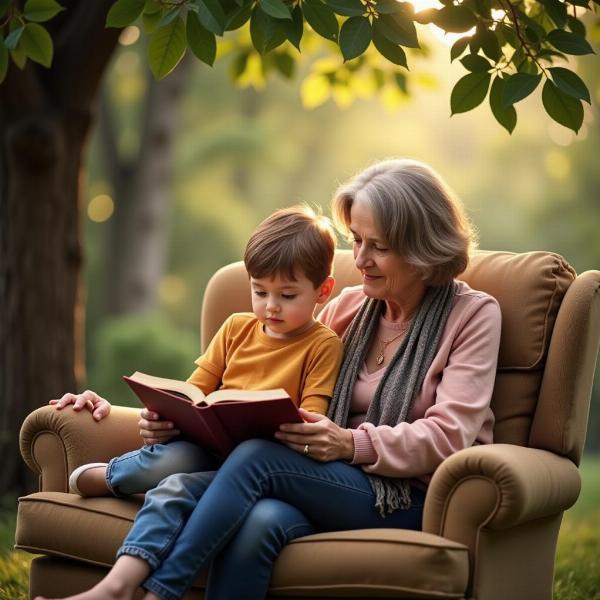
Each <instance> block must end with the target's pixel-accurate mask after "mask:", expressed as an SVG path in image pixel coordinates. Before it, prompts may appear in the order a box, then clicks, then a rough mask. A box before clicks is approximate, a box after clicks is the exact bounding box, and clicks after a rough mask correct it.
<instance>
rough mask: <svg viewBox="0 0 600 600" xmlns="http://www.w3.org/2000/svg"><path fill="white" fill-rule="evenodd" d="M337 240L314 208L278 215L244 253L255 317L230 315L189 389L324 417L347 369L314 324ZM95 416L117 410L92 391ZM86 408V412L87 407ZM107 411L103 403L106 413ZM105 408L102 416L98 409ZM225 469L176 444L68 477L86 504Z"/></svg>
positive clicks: (329, 336)
mask: <svg viewBox="0 0 600 600" xmlns="http://www.w3.org/2000/svg"><path fill="white" fill-rule="evenodd" d="M334 250H335V235H334V233H333V230H332V228H331V225H330V224H329V222H328V220H326V219H324V218H322V217H318V216H317V215H315V213H314V211H312V210H311V209H309V208H308V207H293V208H289V209H283V210H279V211H277V212H275V213H274V214H272V215H271V216H270V217H268V218H267V219H266V220H265V221H263V222H262V223H261V224H260V225H259V226H258V227H257V229H256V230H255V231H254V233H253V234H252V236H251V237H250V240H249V241H248V244H247V246H246V252H245V254H244V264H245V267H246V270H247V272H248V275H249V277H250V287H251V294H252V311H253V312H252V313H237V314H233V315H231V316H230V317H229V318H228V319H227V320H226V321H225V323H223V325H222V326H221V328H220V329H219V331H218V332H217V334H216V335H215V337H214V338H213V340H212V341H211V343H210V344H209V346H208V348H207V349H206V352H205V353H204V354H203V355H202V356H200V358H198V359H197V360H196V365H197V368H196V370H195V371H194V372H193V373H192V374H191V376H190V377H189V379H188V381H189V382H190V383H193V384H194V385H197V386H198V387H199V388H200V389H201V390H202V391H203V392H204V393H205V394H208V393H210V392H212V391H214V390H216V389H227V388H228V389H255V390H259V389H272V388H279V387H282V388H284V389H285V390H286V391H287V392H288V394H289V395H290V396H291V398H292V400H293V401H294V402H295V403H296V405H297V406H299V407H301V408H304V409H305V410H309V411H312V412H317V413H320V414H325V413H326V412H327V408H328V406H329V401H330V399H331V396H332V394H333V388H334V386H335V381H336V377H337V373H338V370H339V366H340V362H341V355H342V344H341V341H340V339H339V338H338V337H337V336H336V334H335V333H334V332H333V331H331V330H330V329H329V328H328V327H326V326H325V325H323V324H321V323H319V322H318V321H316V320H315V318H314V310H315V306H316V305H317V304H322V303H324V302H326V301H327V299H328V298H329V296H330V294H331V290H332V288H333V284H334V280H333V277H332V276H331V268H332V263H333V254H334ZM85 394H86V395H87V398H89V397H90V394H93V397H92V398H90V400H91V405H92V409H93V411H94V416H95V417H96V418H98V415H100V418H102V416H104V415H105V414H108V410H109V408H110V405H109V404H108V403H107V402H106V401H104V400H103V399H101V398H99V397H98V396H97V395H96V394H94V393H93V392H89V391H88V392H86V393H85ZM82 396H83V395H80V396H76V395H74V394H65V396H63V398H61V399H60V400H51V404H55V405H56V406H57V408H63V407H64V406H66V405H67V404H71V403H72V404H74V408H81V407H83V406H84V405H85V404H87V403H88V400H87V399H86V400H85V401H84V402H83V401H82V400H79V402H78V401H77V399H78V398H79V399H80V398H81V397H82ZM82 402H83V403H82ZM102 403H105V404H102ZM100 405H101V406H102V408H101V409H100V410H98V409H99V408H100ZM219 463H220V461H219V459H217V458H216V457H215V456H214V455H212V454H211V453H209V452H208V451H207V450H204V449H203V448H201V447H200V446H197V445H196V444H193V443H191V442H187V441H185V440H180V439H176V440H173V441H169V442H167V443H162V444H153V445H148V446H144V447H142V448H141V449H140V450H135V451H133V452H129V453H127V454H124V455H123V456H119V457H116V458H113V459H112V460H111V461H110V462H109V463H108V464H106V463H92V464H88V465H82V466H81V467H78V468H77V469H75V470H74V471H73V473H72V474H71V477H70V478H69V485H70V488H71V491H73V492H75V493H78V494H80V495H82V496H89V495H94V496H96V495H107V494H114V495H117V496H123V495H130V494H136V493H142V492H145V491H147V490H149V489H151V488H152V487H155V486H156V485H157V484H158V483H159V481H161V480H162V479H163V478H164V477H166V476H168V475H171V474H173V473H182V472H186V473H193V472H198V471H207V470H213V469H215V468H217V467H218V465H219Z"/></svg>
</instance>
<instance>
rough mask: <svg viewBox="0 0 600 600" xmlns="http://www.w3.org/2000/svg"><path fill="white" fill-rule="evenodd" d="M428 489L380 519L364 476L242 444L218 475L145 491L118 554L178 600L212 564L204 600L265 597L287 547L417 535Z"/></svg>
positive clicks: (269, 446) (256, 443) (264, 444)
mask: <svg viewBox="0 0 600 600" xmlns="http://www.w3.org/2000/svg"><path fill="white" fill-rule="evenodd" d="M424 497H425V494H424V492H423V491H421V490H419V489H417V488H412V507H411V508H410V509H409V510H397V511H394V512H393V513H392V514H390V515H387V516H386V517H382V516H381V514H380V513H379V510H378V509H377V508H376V507H375V496H374V493H373V491H372V490H371V486H370V484H369V481H368V479H367V476H366V475H365V474H364V472H363V471H362V470H361V469H360V468H358V467H355V466H352V465H349V464H347V463H345V462H341V461H336V462H331V463H320V462H317V461H315V460H313V459H311V458H310V457H306V456H303V455H301V454H298V453H297V452H294V451H293V450H290V449H289V448H287V447H286V446H283V445H281V444H278V443H276V442H271V441H266V440H248V441H246V442H243V443H242V444H240V445H239V446H238V447H237V448H236V449H235V450H234V451H233V452H232V453H231V454H230V455H229V457H228V458H227V459H226V460H225V462H224V463H223V465H222V466H221V467H220V468H219V470H218V471H217V472H204V473H192V474H176V475H171V476H170V477H167V478H166V479H165V480H163V481H162V482H161V483H160V485H159V486H158V487H156V488H155V489H153V490H151V491H149V492H148V493H147V494H146V501H145V503H144V506H143V508H142V509H141V510H140V512H139V513H138V515H137V517H136V520H135V523H134V525H133V527H132V529H131V531H130V532H129V534H128V536H127V538H126V539H125V542H124V544H123V546H122V547H121V548H120V550H119V552H118V555H119V556H120V555H122V554H128V555H132V556H138V557H140V558H142V559H144V560H146V561H147V562H148V563H149V565H150V566H151V568H152V569H153V573H152V574H151V575H150V577H149V578H148V579H147V580H146V581H145V582H144V584H143V585H144V587H145V588H146V589H147V590H151V591H152V592H154V593H155V594H157V595H158V596H160V597H161V598H164V599H165V600H178V599H179V598H181V597H182V596H183V594H184V593H185V591H186V590H187V589H188V588H189V587H190V586H191V584H192V582H193V580H194V578H195V577H196V575H197V574H198V573H199V572H200V571H201V570H202V569H204V568H205V567H209V566H210V573H209V579H208V586H207V591H206V598H207V599H208V600H236V599H244V600H246V599H252V600H260V599H261V598H265V597H266V595H267V591H268V588H269V582H270V579H271V571H272V567H273V563H274V561H275V559H276V558H277V556H278V555H279V553H280V551H281V549H282V548H283V546H284V545H285V544H287V543H288V542H290V541H291V540H293V539H294V538H297V537H300V536H303V535H308V534H310V533H315V532H318V531H335V530H344V529H364V528H377V527H397V528H403V529H420V528H421V520H422V513H423V502H424Z"/></svg>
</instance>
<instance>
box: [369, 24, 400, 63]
mask: <svg viewBox="0 0 600 600" xmlns="http://www.w3.org/2000/svg"><path fill="white" fill-rule="evenodd" d="M373 45H374V46H375V48H377V51H378V52H379V54H381V55H382V56H383V57H385V58H387V59H388V60H389V61H390V62H392V63H394V64H395V65H400V66H401V67H404V68H405V69H408V63H407V61H406V53H405V52H404V50H403V49H402V47H401V46H397V45H396V44H392V42H390V41H389V40H388V39H387V38H386V37H384V36H383V35H382V34H381V33H379V32H378V31H377V29H373Z"/></svg>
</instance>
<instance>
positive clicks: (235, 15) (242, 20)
mask: <svg viewBox="0 0 600 600" xmlns="http://www.w3.org/2000/svg"><path fill="white" fill-rule="evenodd" d="M251 15H252V4H244V5H243V6H239V7H237V8H236V9H235V10H234V11H233V12H231V13H228V14H227V15H226V20H225V31H234V30H235V29H239V28H240V27H242V26H243V25H245V24H246V23H247V22H248V21H249V19H250V17H251Z"/></svg>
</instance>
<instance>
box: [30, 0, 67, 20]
mask: <svg viewBox="0 0 600 600" xmlns="http://www.w3.org/2000/svg"><path fill="white" fill-rule="evenodd" d="M62 10H65V9H64V7H62V6H61V5H60V4H59V3H58V2H55V0H27V2H25V7H24V8H23V16H24V17H25V18H26V19H27V20H28V21H36V22H37V23H43V22H44V21H48V20H50V19H51V18H52V17H54V16H55V15H57V14H58V13H59V12H61V11H62Z"/></svg>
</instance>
